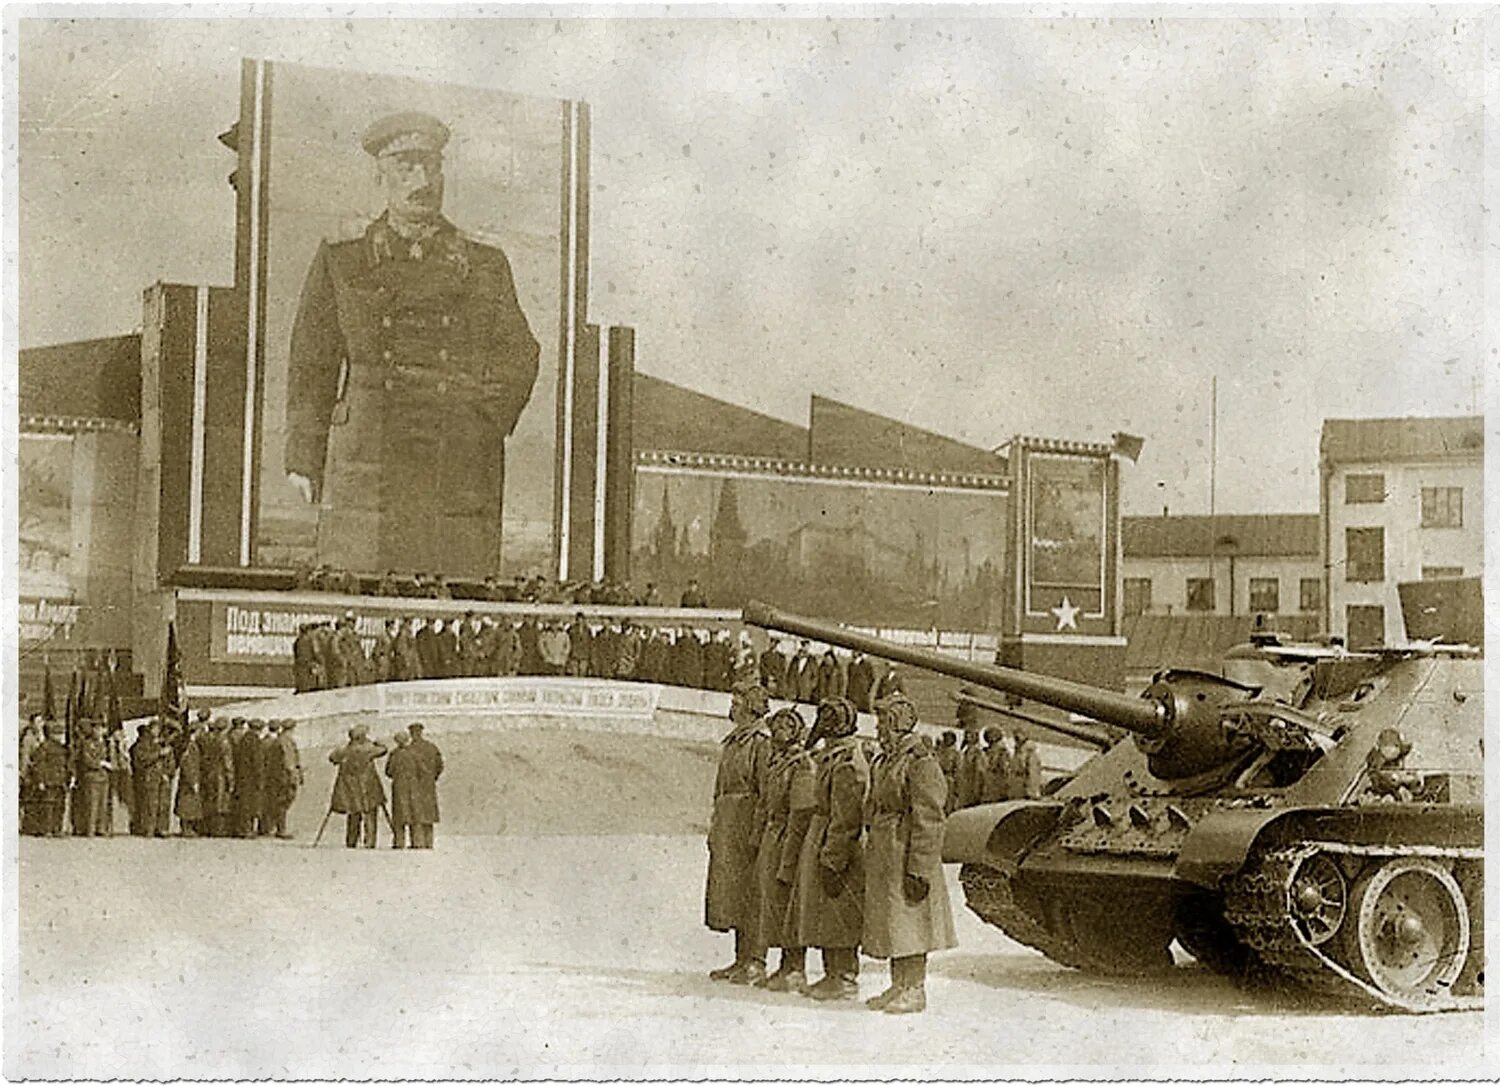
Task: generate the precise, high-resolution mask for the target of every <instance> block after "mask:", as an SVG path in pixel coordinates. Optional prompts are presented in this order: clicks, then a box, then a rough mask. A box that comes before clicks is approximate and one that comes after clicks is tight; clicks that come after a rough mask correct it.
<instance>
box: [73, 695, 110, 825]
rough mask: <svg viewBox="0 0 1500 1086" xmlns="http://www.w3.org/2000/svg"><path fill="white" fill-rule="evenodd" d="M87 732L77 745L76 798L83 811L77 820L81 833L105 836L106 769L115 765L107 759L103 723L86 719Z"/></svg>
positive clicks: (107, 792) (107, 796)
mask: <svg viewBox="0 0 1500 1086" xmlns="http://www.w3.org/2000/svg"><path fill="white" fill-rule="evenodd" d="M85 727H86V728H87V734H86V735H85V736H84V739H83V742H82V743H80V744H79V746H78V756H77V760H76V762H75V763H74V765H75V769H74V772H75V774H76V776H77V778H78V789H77V791H76V792H75V793H74V800H75V802H78V801H81V803H82V815H81V819H80V821H79V826H80V827H81V829H80V836H83V837H107V836H109V823H108V822H107V821H106V820H105V807H106V805H107V804H108V803H109V771H110V770H111V769H113V768H114V765H113V763H112V762H110V760H109V743H108V741H107V740H106V739H105V736H104V723H103V722H102V721H98V720H96V721H92V722H87V723H85Z"/></svg>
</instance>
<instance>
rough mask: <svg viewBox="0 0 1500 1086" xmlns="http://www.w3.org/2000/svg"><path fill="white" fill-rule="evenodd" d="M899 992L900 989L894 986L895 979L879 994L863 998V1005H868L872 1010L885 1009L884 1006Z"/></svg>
mask: <svg viewBox="0 0 1500 1086" xmlns="http://www.w3.org/2000/svg"><path fill="white" fill-rule="evenodd" d="M900 994H901V989H900V988H898V987H896V983H895V981H892V982H891V986H890V987H889V988H887V989H886V990H885V991H883V992H881V993H880V994H879V995H876V996H871V997H870V998H869V999H867V1000H865V1006H866V1007H869V1008H870V1010H872V1011H883V1010H885V1009H886V1007H888V1006H890V1002H891V1000H893V999H895V998H896V997H897V996H898V995H900Z"/></svg>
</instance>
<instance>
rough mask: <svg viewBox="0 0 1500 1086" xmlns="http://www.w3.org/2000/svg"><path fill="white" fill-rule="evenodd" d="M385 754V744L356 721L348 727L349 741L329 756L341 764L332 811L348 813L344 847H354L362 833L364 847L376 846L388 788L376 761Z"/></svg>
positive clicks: (335, 784) (335, 779) (331, 805)
mask: <svg viewBox="0 0 1500 1086" xmlns="http://www.w3.org/2000/svg"><path fill="white" fill-rule="evenodd" d="M385 753H386V746H385V744H384V743H377V742H375V741H374V740H372V739H371V738H370V729H369V728H368V727H366V726H365V725H363V724H356V725H354V727H352V728H350V729H349V742H347V743H345V744H344V745H343V746H341V747H339V748H338V749H337V750H335V751H333V752H332V753H330V754H329V755H328V760H329V761H330V762H332V763H333V764H334V765H336V766H338V767H339V771H338V776H337V777H336V778H334V782H333V801H332V803H330V805H329V810H331V811H333V812H334V813H335V814H342V815H345V816H347V817H346V819H345V822H344V847H345V848H355V847H357V846H358V845H359V842H360V838H361V836H363V838H364V842H365V847H366V848H374V847H375V840H376V837H377V834H378V829H379V823H378V821H377V820H378V816H379V813H380V811H381V810H382V809H383V808H384V807H385V788H384V787H383V786H382V785H381V783H380V773H379V772H378V771H377V770H376V769H375V762H376V760H377V759H378V758H381V757H383V756H384V755H385Z"/></svg>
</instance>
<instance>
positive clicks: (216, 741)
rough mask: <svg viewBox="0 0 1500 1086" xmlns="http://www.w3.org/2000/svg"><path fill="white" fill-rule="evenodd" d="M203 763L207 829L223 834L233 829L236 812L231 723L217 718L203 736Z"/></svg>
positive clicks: (201, 787) (205, 827) (209, 831)
mask: <svg viewBox="0 0 1500 1086" xmlns="http://www.w3.org/2000/svg"><path fill="white" fill-rule="evenodd" d="M202 752H203V764H202V765H201V766H200V767H199V773H200V785H199V787H200V794H201V795H202V797H203V821H204V829H205V830H207V832H208V834H209V835H211V836H213V837H223V836H225V835H226V834H228V833H229V832H230V830H231V829H232V826H231V820H232V816H233V813H234V752H233V750H231V749H230V746H229V735H228V731H227V725H226V723H225V722H224V721H223V720H215V721H213V722H212V723H211V724H209V726H208V734H207V735H205V736H203V746H202Z"/></svg>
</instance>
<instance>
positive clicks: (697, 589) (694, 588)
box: [682, 577, 708, 607]
mask: <svg viewBox="0 0 1500 1086" xmlns="http://www.w3.org/2000/svg"><path fill="white" fill-rule="evenodd" d="M682 606H684V607H707V606H708V597H707V596H705V595H704V594H703V587H702V586H701V585H700V584H699V583H698V578H696V577H694V578H693V579H692V580H690V581H688V586H687V588H686V590H684V591H683V593H682Z"/></svg>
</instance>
